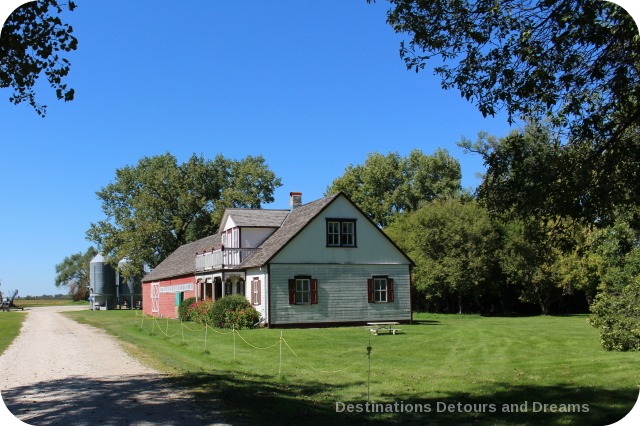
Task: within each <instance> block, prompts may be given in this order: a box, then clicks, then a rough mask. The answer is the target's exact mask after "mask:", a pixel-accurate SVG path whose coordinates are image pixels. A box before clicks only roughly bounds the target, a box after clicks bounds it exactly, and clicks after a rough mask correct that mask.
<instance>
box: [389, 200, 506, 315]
mask: <svg viewBox="0 0 640 426" xmlns="http://www.w3.org/2000/svg"><path fill="white" fill-rule="evenodd" d="M386 232H387V233H388V234H389V236H391V238H392V239H394V240H395V241H397V242H398V244H399V245H400V246H401V247H402V248H403V249H404V250H405V251H406V252H407V254H408V255H409V256H410V257H411V258H412V259H413V260H414V262H415V263H416V268H415V272H414V274H413V276H414V284H415V287H416V289H417V290H418V291H419V292H420V293H421V295H422V297H425V298H427V299H428V300H430V301H431V302H433V303H435V302H437V301H438V300H439V299H443V298H446V296H448V295H451V294H453V295H456V297H457V300H458V313H462V309H463V308H462V297H463V296H470V297H472V298H473V300H474V305H475V306H476V307H480V298H481V296H482V294H483V293H486V292H487V289H488V288H489V287H490V278H491V274H492V272H493V271H494V269H495V266H496V260H495V256H494V253H495V252H496V251H497V250H498V248H499V244H500V234H499V231H498V228H497V227H496V225H495V224H494V223H493V222H492V221H491V220H490V218H489V215H488V212H487V211H486V210H485V209H483V208H482V207H481V206H479V205H478V204H477V203H476V202H473V201H470V202H462V201H460V200H457V199H452V198H450V199H447V200H436V201H433V202H431V203H429V204H427V205H425V206H423V207H422V208H420V209H418V210H416V211H415V212H410V213H405V214H403V215H401V216H399V217H398V218H397V219H396V220H395V221H394V222H393V223H392V224H391V225H390V226H389V227H388V229H387V230H386Z"/></svg>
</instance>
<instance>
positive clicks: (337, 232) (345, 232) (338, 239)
mask: <svg viewBox="0 0 640 426" xmlns="http://www.w3.org/2000/svg"><path fill="white" fill-rule="evenodd" d="M355 246H356V220H355V219H327V247H355Z"/></svg>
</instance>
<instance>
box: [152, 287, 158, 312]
mask: <svg viewBox="0 0 640 426" xmlns="http://www.w3.org/2000/svg"><path fill="white" fill-rule="evenodd" d="M151 312H160V283H151Z"/></svg>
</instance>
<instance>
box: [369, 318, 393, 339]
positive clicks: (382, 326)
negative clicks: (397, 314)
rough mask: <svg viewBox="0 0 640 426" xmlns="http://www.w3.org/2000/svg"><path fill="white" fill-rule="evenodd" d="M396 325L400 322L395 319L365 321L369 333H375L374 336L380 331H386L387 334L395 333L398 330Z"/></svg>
mask: <svg viewBox="0 0 640 426" xmlns="http://www.w3.org/2000/svg"><path fill="white" fill-rule="evenodd" d="M397 325H400V323H399V322H396V321H387V322H368V323H367V327H369V331H370V332H371V334H375V335H376V336H377V335H378V333H379V332H380V331H386V332H387V333H389V334H396V333H397V332H398V331H400V329H399V328H396V326H397Z"/></svg>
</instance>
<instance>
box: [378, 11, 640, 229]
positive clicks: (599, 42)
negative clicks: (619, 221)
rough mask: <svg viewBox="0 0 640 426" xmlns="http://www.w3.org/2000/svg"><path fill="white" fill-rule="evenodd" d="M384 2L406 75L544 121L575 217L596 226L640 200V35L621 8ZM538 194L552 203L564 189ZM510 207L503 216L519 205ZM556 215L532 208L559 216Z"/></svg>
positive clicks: (481, 104)
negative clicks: (426, 76)
mask: <svg viewBox="0 0 640 426" xmlns="http://www.w3.org/2000/svg"><path fill="white" fill-rule="evenodd" d="M390 3H391V4H392V9H391V10H390V11H389V12H388V17H387V20H388V23H389V24H390V25H391V26H392V27H393V29H394V30H395V31H396V32H398V33H401V34H405V35H406V36H407V37H408V39H407V40H405V41H404V42H403V43H402V45H401V49H400V52H401V56H402V58H403V59H404V61H405V63H406V65H407V67H408V68H410V69H414V70H416V71H418V70H421V69H423V68H425V67H426V66H427V65H431V66H433V70H434V72H435V74H436V75H438V76H439V77H440V78H441V82H442V87H443V88H444V89H457V90H459V91H460V93H461V94H462V95H463V96H464V97H465V98H467V99H468V100H469V101H471V102H474V103H475V104H476V106H477V108H478V109H479V110H480V112H482V113H483V114H484V115H494V114H496V113H498V112H506V114H507V116H508V119H509V121H511V122H513V121H516V120H520V119H522V118H525V119H528V120H532V121H535V122H543V121H545V120H546V121H547V122H548V123H549V126H550V129H551V131H552V134H553V137H552V138H551V139H550V140H549V141H548V142H547V143H548V144H550V145H551V147H552V148H553V150H555V151H556V152H555V153H554V155H556V156H558V160H561V161H562V163H563V165H564V166H563V167H565V170H564V173H563V174H562V177H563V178H564V179H566V180H569V181H570V183H571V184H574V185H576V187H575V188H570V189H571V193H570V194H569V195H570V197H572V200H571V201H572V202H575V203H578V205H579V207H580V208H579V209H573V210H572V211H571V212H572V214H573V215H575V216H578V217H580V218H586V219H587V220H596V219H598V220H601V221H603V223H604V221H606V220H607V219H610V218H611V212H612V211H614V210H615V209H616V208H618V207H619V206H624V205H628V204H633V203H635V202H636V200H637V199H638V198H639V197H640V176H638V174H639V173H640V149H639V146H638V144H639V142H638V141H639V140H640V138H639V137H638V135H639V133H640V132H639V124H640V108H638V103H639V100H640V37H639V35H638V28H637V27H636V24H635V22H634V20H633V18H632V17H631V16H630V15H629V14H628V13H627V12H626V11H624V10H623V9H622V8H621V7H619V6H618V5H616V4H614V3H611V2H607V1H602V0H501V1H495V0H431V1H422V0H390ZM514 142H516V141H514ZM540 169H541V171H542V173H541V176H540V177H541V179H545V178H546V177H547V175H546V173H545V170H544V169H545V167H543V165H542V164H540ZM541 182H542V183H546V182H544V181H541ZM540 190H541V192H543V193H545V194H547V195H548V196H549V197H552V198H553V199H554V200H558V199H559V198H561V196H562V193H563V192H564V191H565V189H564V188H563V186H562V185H557V186H556V187H541V188H540ZM552 190H554V191H556V193H551V192H550V191H552ZM537 199H538V200H539V197H538V198H537ZM505 200H506V198H505ZM510 201H511V204H505V205H504V206H503V208H509V207H511V206H513V205H516V204H517V198H512V199H511V200H510ZM530 204H532V203H530ZM556 207H560V210H559V211H556V210H555V208H556ZM564 207H566V205H565V203H560V204H556V203H555V202H551V203H543V204H542V205H541V206H540V207H539V208H540V209H548V210H549V211H550V213H552V214H556V215H559V216H562V215H563V214H564V211H563V210H562V208H564ZM525 216H526V215H525Z"/></svg>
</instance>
